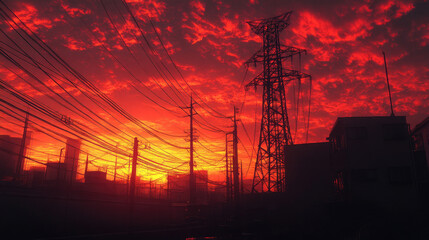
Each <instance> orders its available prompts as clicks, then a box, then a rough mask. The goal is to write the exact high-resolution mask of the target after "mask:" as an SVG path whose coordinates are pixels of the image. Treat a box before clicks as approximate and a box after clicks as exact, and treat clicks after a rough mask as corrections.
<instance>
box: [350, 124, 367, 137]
mask: <svg viewBox="0 0 429 240" xmlns="http://www.w3.org/2000/svg"><path fill="white" fill-rule="evenodd" d="M347 138H348V139H350V140H366V139H367V138H368V132H367V129H366V127H349V128H347Z"/></svg>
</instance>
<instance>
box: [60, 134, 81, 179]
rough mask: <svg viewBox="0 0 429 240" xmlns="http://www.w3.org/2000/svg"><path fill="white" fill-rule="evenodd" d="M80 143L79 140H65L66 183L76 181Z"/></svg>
mask: <svg viewBox="0 0 429 240" xmlns="http://www.w3.org/2000/svg"><path fill="white" fill-rule="evenodd" d="M80 146H81V141H80V140H79V139H71V138H68V139H67V143H66V153H65V155H64V156H65V158H64V163H65V164H66V169H67V173H66V179H67V180H66V181H67V182H70V181H76V174H77V168H78V163H79V154H80Z"/></svg>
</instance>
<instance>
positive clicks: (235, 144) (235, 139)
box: [232, 106, 240, 200]
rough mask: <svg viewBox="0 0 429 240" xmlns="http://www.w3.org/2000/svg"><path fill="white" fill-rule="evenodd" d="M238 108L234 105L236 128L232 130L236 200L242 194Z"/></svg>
mask: <svg viewBox="0 0 429 240" xmlns="http://www.w3.org/2000/svg"><path fill="white" fill-rule="evenodd" d="M236 115H237V108H236V107H235V106H234V130H233V132H232V135H233V140H232V144H233V158H232V164H233V174H234V200H238V199H239V195H240V179H239V172H238V137H237V118H236Z"/></svg>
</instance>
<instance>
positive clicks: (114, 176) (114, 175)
mask: <svg viewBox="0 0 429 240" xmlns="http://www.w3.org/2000/svg"><path fill="white" fill-rule="evenodd" d="M117 150H118V147H117V146H116V151H117ZM117 167H118V152H116V160H115V173H114V174H113V182H114V183H116V168H117ZM115 186H116V185H115Z"/></svg>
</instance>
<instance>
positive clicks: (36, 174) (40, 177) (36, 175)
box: [24, 166, 46, 186]
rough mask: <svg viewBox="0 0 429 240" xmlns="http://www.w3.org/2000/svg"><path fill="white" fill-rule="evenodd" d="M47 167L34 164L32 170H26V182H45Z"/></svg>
mask: <svg viewBox="0 0 429 240" xmlns="http://www.w3.org/2000/svg"><path fill="white" fill-rule="evenodd" d="M45 173H46V171H45V167H36V166H33V167H31V168H30V170H28V171H25V174H24V175H25V180H26V183H27V184H28V185H30V186H40V185H42V184H43V183H44V182H45Z"/></svg>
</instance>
